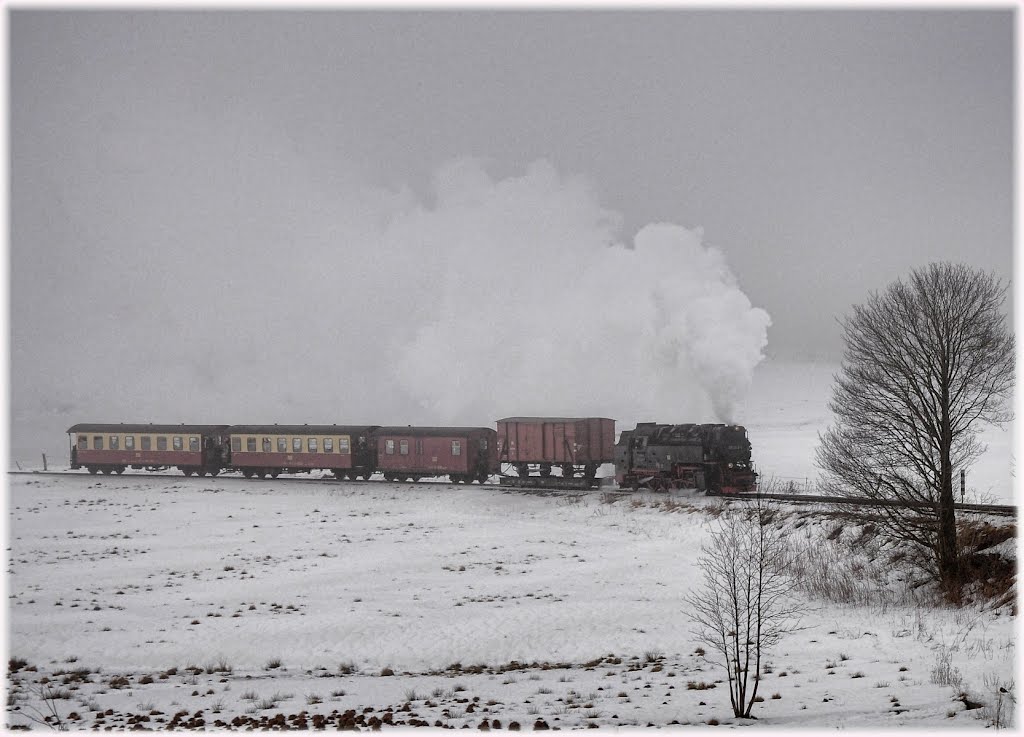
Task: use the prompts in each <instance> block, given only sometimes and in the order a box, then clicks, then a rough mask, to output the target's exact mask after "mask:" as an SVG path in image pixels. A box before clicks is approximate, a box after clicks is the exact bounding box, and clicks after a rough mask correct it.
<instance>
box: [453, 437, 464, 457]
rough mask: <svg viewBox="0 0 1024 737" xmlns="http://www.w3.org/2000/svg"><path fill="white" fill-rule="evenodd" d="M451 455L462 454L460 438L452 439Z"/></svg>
mask: <svg viewBox="0 0 1024 737" xmlns="http://www.w3.org/2000/svg"><path fill="white" fill-rule="evenodd" d="M452 455H453V456H460V455H462V441H461V440H453V441H452Z"/></svg>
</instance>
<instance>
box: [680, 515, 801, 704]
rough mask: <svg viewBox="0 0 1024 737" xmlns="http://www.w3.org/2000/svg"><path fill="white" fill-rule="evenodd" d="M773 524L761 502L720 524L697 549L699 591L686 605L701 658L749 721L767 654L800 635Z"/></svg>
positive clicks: (784, 554) (779, 530) (797, 611)
mask: <svg viewBox="0 0 1024 737" xmlns="http://www.w3.org/2000/svg"><path fill="white" fill-rule="evenodd" d="M775 518H776V513H775V510H774V509H773V508H772V507H771V505H770V503H768V502H767V501H766V500H763V499H762V500H758V501H756V502H751V506H750V507H749V508H745V509H733V510H730V511H728V512H726V513H725V514H723V515H722V516H721V517H719V520H718V523H717V524H718V527H717V529H714V530H712V532H711V537H710V539H709V540H708V541H707V542H706V543H705V544H704V545H703V546H702V548H701V556H700V558H699V561H698V564H699V565H700V567H701V569H702V572H703V585H702V586H701V587H700V588H699V589H697V590H695V591H694V592H693V593H691V594H690V595H689V596H687V597H686V602H687V604H689V606H690V610H689V613H688V614H689V617H690V619H691V620H692V621H693V622H694V624H695V625H696V629H695V632H694V633H695V634H696V636H697V637H698V638H699V639H700V641H701V642H703V643H704V644H705V645H707V647H708V650H707V651H706V652H705V655H704V658H705V659H706V660H707V661H708V662H710V663H713V664H715V665H719V666H721V667H723V668H725V671H726V675H727V679H728V682H729V699H730V702H731V704H732V709H733V714H734V715H735V716H737V717H746V718H749V717H750V710H751V709H752V708H753V706H754V703H755V700H756V699H757V687H758V685H759V683H760V680H759V678H758V674H760V673H761V664H762V660H763V658H764V657H765V656H766V655H767V653H768V651H769V650H770V649H771V648H773V647H774V646H775V645H777V644H778V643H779V641H780V640H781V639H782V637H783V636H784V635H786V634H788V633H790V632H795V631H796V630H798V629H801V627H800V615H801V608H800V606H799V605H798V604H797V602H796V601H795V600H794V599H793V597H792V596H791V594H792V592H793V591H794V588H795V583H794V581H793V580H792V579H791V578H790V577H789V576H788V575H787V570H788V567H789V559H788V554H787V546H786V545H785V539H784V537H783V535H784V532H783V530H782V528H781V527H780V526H778V525H777V524H776V522H775ZM751 672H752V673H753V675H754V678H753V679H751V678H750V675H751ZM751 681H752V682H753V685H752V686H751Z"/></svg>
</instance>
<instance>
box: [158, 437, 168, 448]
mask: <svg viewBox="0 0 1024 737" xmlns="http://www.w3.org/2000/svg"><path fill="white" fill-rule="evenodd" d="M156 449H157V450H167V436H166V435H157V436H156Z"/></svg>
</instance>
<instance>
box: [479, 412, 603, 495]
mask: <svg viewBox="0 0 1024 737" xmlns="http://www.w3.org/2000/svg"><path fill="white" fill-rule="evenodd" d="M498 458H499V460H500V462H501V463H505V464H511V465H512V466H513V467H514V468H515V470H516V473H518V476H517V477H512V476H502V479H501V483H503V484H506V485H510V486H524V485H525V486H549V485H550V486H565V487H567V488H589V487H590V486H592V485H593V484H594V479H595V476H596V474H597V469H598V468H599V467H600V466H601V464H602V463H611V462H612V461H614V460H615V420H611V419H608V418H607V417H506V418H505V419H503V420H498ZM533 467H537V469H538V471H539V473H540V478H539V479H535V478H534V477H531V476H530V473H531V470H532V469H533ZM556 467H557V468H560V469H561V472H562V475H561V477H560V480H559V481H555V479H558V478H559V477H553V476H552V475H551V471H552V469H554V468H556ZM577 476H581V477H582V478H576V477H577Z"/></svg>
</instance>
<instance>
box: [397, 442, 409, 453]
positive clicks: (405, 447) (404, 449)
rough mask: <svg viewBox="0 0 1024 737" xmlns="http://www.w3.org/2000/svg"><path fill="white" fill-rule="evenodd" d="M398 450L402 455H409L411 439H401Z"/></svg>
mask: <svg viewBox="0 0 1024 737" xmlns="http://www.w3.org/2000/svg"><path fill="white" fill-rule="evenodd" d="M398 452H399V453H400V454H401V455H404V456H407V455H409V441H408V440H400V441H399V443H398Z"/></svg>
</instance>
